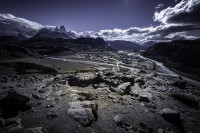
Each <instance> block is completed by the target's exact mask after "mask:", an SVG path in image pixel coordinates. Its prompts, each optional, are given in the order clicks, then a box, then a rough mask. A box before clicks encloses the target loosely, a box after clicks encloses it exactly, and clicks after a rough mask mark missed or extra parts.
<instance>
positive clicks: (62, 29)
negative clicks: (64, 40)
mask: <svg viewBox="0 0 200 133" xmlns="http://www.w3.org/2000/svg"><path fill="white" fill-rule="evenodd" d="M60 31H61V32H63V33H65V32H66V29H65V26H64V25H62V26H60Z"/></svg>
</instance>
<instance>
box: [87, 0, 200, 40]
mask: <svg viewBox="0 0 200 133" xmlns="http://www.w3.org/2000/svg"><path fill="white" fill-rule="evenodd" d="M161 7H163V5H162V4H159V5H158V6H156V7H155V8H156V9H159V8H161ZM199 13H200V1H199V0H187V1H186V0H182V1H180V2H179V3H177V5H176V6H174V7H168V8H166V9H163V10H161V11H159V12H158V11H156V12H155V13H154V16H153V20H154V21H155V22H159V23H160V25H158V26H155V27H153V26H151V27H145V28H138V27H130V28H128V29H106V30H101V31H99V32H93V31H89V32H86V34H88V35H90V36H91V37H103V38H104V39H106V40H127V41H135V42H138V43H143V42H147V41H168V40H174V39H196V38H197V37H195V36H191V35H187V33H188V32H189V31H197V30H200V17H199Z"/></svg>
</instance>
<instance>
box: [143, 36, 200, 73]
mask: <svg viewBox="0 0 200 133" xmlns="http://www.w3.org/2000/svg"><path fill="white" fill-rule="evenodd" d="M143 55H144V56H146V57H149V58H152V59H155V60H158V61H161V62H163V63H164V64H165V65H166V66H169V67H171V68H174V69H177V70H179V71H181V72H184V73H188V74H191V75H195V76H197V77H200V69H199V68H200V40H176V41H172V42H165V43H157V44H155V45H154V46H152V47H150V48H149V49H147V50H146V51H145V52H144V53H143Z"/></svg>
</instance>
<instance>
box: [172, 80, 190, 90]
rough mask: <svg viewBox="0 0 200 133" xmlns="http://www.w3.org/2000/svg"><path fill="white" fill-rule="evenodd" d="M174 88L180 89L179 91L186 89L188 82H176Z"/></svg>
mask: <svg viewBox="0 0 200 133" xmlns="http://www.w3.org/2000/svg"><path fill="white" fill-rule="evenodd" d="M172 85H173V86H175V87H178V88H179V89H186V86H187V82H186V81H175V82H174V83H172Z"/></svg>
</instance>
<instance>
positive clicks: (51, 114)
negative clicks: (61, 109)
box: [47, 112, 58, 118]
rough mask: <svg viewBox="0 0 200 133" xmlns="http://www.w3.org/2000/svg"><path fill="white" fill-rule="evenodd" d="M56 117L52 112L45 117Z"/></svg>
mask: <svg viewBox="0 0 200 133" xmlns="http://www.w3.org/2000/svg"><path fill="white" fill-rule="evenodd" d="M57 116H58V114H57V113H53V112H51V113H49V114H47V117H48V118H55V117H57Z"/></svg>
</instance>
